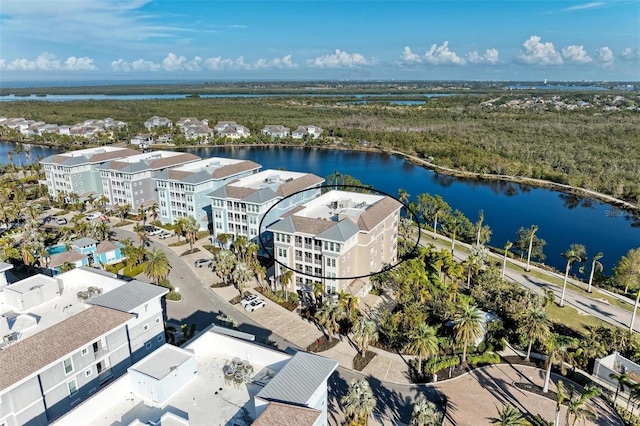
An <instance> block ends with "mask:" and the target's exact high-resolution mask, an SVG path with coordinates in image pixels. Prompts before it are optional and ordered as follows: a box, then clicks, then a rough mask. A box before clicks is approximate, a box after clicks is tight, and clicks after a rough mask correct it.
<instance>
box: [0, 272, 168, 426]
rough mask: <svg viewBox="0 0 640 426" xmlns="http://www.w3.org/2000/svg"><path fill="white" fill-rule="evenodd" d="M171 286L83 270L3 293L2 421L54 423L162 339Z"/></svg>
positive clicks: (0, 324) (33, 425) (0, 296)
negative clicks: (164, 303) (164, 307)
mask: <svg viewBox="0 0 640 426" xmlns="http://www.w3.org/2000/svg"><path fill="white" fill-rule="evenodd" d="M167 292H168V290H167V289H165V288H163V287H159V286H155V285H153V284H148V283H143V282H140V281H135V280H134V281H131V282H129V283H127V282H125V281H122V280H120V279H118V278H116V276H115V275H112V274H108V273H104V272H102V271H96V270H92V269H90V268H78V269H74V270H73V271H70V272H67V273H65V274H62V275H59V276H58V277H56V278H51V277H47V276H45V275H35V276H32V277H29V278H26V279H24V280H22V281H18V282H16V283H13V284H10V285H8V286H6V287H4V288H3V289H2V292H0V299H2V303H1V304H0V306H1V307H2V311H1V313H0V335H1V336H3V338H2V343H1V344H0V401H1V402H0V424H2V425H7V426H18V425H31V426H37V425H48V424H50V423H51V422H52V421H54V420H55V419H57V418H59V417H61V416H62V415H64V414H65V413H67V412H68V411H70V410H71V409H72V408H73V407H75V406H77V405H78V404H80V403H81V402H82V401H83V400H86V399H87V398H89V397H90V396H91V395H93V394H95V393H96V392H98V391H99V390H101V389H103V388H104V387H105V386H106V385H107V384H109V383H111V382H112V381H113V380H114V379H116V378H118V377H120V376H121V375H123V374H124V373H126V370H127V368H128V367H129V366H131V365H132V364H133V363H135V362H137V361H139V360H140V359H142V358H143V357H144V356H146V355H148V354H150V353H152V352H153V351H154V350H155V349H157V348H159V347H160V346H162V345H163V344H164V318H163V311H162V304H161V297H162V296H164V295H165V294H166V293H167Z"/></svg>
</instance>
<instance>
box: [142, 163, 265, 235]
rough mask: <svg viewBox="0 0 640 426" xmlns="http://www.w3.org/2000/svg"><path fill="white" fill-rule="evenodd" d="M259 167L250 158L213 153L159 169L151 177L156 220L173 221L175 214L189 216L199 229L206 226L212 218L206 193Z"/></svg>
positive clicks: (251, 172) (249, 173)
mask: <svg viewBox="0 0 640 426" xmlns="http://www.w3.org/2000/svg"><path fill="white" fill-rule="evenodd" d="M260 168H261V166H260V165H259V164H257V163H254V162H253V161H247V160H236V159H232V158H222V157H213V158H208V159H206V160H200V161H194V162H192V163H188V164H184V165H182V166H179V167H174V168H171V169H167V170H163V171H161V172H159V173H158V174H157V175H156V176H155V177H154V180H155V182H156V190H157V196H158V207H159V208H160V209H159V214H160V216H159V219H160V221H162V222H163V223H173V221H174V220H175V219H177V218H180V217H187V216H193V217H194V218H195V219H196V220H197V221H198V223H199V224H200V229H209V227H210V226H211V224H212V223H213V221H212V215H211V199H210V198H209V197H208V196H207V195H208V194H209V193H210V192H211V191H213V190H216V189H218V188H220V187H222V186H224V185H226V184H228V183H230V182H232V181H234V180H237V179H240V178H243V177H246V176H250V175H252V174H254V173H257V171H258V170H260Z"/></svg>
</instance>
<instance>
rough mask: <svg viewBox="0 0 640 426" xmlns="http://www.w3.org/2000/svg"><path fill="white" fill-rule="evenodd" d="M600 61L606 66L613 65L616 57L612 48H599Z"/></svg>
mask: <svg viewBox="0 0 640 426" xmlns="http://www.w3.org/2000/svg"><path fill="white" fill-rule="evenodd" d="M598 61H600V62H601V63H602V65H603V66H605V67H608V66H611V65H613V61H614V57H613V52H612V51H611V49H609V48H608V47H607V46H604V47H601V48H600V49H598Z"/></svg>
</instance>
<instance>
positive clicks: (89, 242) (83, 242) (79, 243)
mask: <svg viewBox="0 0 640 426" xmlns="http://www.w3.org/2000/svg"><path fill="white" fill-rule="evenodd" d="M96 244H98V241H97V240H94V239H93V238H87V237H83V238H80V239H77V240H75V241H72V242H71V245H73V246H76V247H87V246H94V245H96Z"/></svg>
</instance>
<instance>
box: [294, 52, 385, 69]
mask: <svg viewBox="0 0 640 426" xmlns="http://www.w3.org/2000/svg"><path fill="white" fill-rule="evenodd" d="M372 63H373V60H367V59H366V58H365V57H364V55H362V54H361V53H347V52H344V51H342V50H340V49H336V51H335V53H332V54H330V55H325V56H318V57H317V58H315V59H308V60H307V65H309V66H310V67H314V68H352V67H357V66H365V65H371V64H372Z"/></svg>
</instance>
